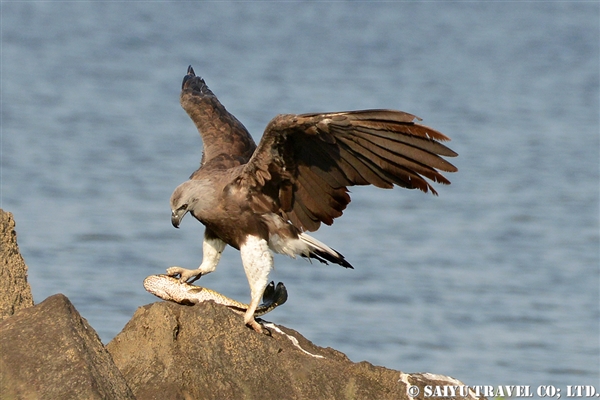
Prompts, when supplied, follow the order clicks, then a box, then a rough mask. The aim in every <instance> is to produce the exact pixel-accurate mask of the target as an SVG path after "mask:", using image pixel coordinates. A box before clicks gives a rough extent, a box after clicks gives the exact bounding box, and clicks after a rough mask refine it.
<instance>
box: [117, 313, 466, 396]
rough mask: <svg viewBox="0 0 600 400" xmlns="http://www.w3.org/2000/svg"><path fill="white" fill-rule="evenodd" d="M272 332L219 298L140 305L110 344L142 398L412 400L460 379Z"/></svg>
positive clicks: (283, 331)
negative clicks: (252, 325) (386, 364)
mask: <svg viewBox="0 0 600 400" xmlns="http://www.w3.org/2000/svg"><path fill="white" fill-rule="evenodd" d="M267 327H268V328H269V329H270V331H271V336H267V335H264V334H261V333H256V332H255V331H253V330H251V329H249V328H247V327H245V326H244V324H243V322H242V317H241V316H239V315H237V314H235V313H234V312H232V311H231V310H229V309H227V308H226V307H224V306H221V305H216V304H215V303H213V302H206V303H201V304H198V305H195V306H183V305H179V304H175V303H167V302H159V303H154V304H150V305H147V306H144V307H140V308H139V309H138V310H137V311H136V313H135V314H134V316H133V318H132V319H131V320H130V321H129V323H128V324H127V325H126V326H125V328H124V329H123V331H121V333H119V334H118V335H117V336H116V337H115V338H114V339H113V340H112V341H111V342H110V343H109V344H108V346H107V348H108V351H109V352H110V353H111V354H112V356H113V359H114V361H115V364H116V365H117V367H118V368H119V369H120V370H121V372H122V373H123V375H124V376H125V379H126V380H127V382H128V383H129V387H130V388H131V390H132V391H133V392H134V394H135V395H136V397H137V398H138V399H173V400H175V399H395V400H397V399H409V398H410V397H409V396H408V392H407V389H408V387H409V386H412V385H415V386H417V387H420V393H423V389H424V386H425V385H436V384H443V385H450V384H453V385H456V384H457V383H456V382H458V381H455V380H449V379H451V378H447V377H444V376H439V375H432V374H405V373H403V372H400V371H394V370H390V369H387V368H383V367H376V366H373V365H371V364H370V363H368V362H360V363H353V362H352V361H350V360H349V359H348V358H347V357H346V356H345V355H344V354H342V353H340V352H339V351H336V350H334V349H331V348H322V347H318V346H315V345H314V344H313V343H311V342H310V341H308V340H307V339H305V338H304V337H302V335H300V334H299V333H298V332H295V331H293V330H291V329H287V328H284V327H278V326H275V325H272V324H269V325H267ZM418 398H422V395H421V396H418Z"/></svg>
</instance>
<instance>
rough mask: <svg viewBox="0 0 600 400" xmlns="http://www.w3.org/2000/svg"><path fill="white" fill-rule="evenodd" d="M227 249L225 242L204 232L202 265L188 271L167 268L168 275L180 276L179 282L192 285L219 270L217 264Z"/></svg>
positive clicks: (179, 268) (185, 269) (178, 268)
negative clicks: (203, 276)
mask: <svg viewBox="0 0 600 400" xmlns="http://www.w3.org/2000/svg"><path fill="white" fill-rule="evenodd" d="M224 249H225V242H224V241H222V240H221V239H219V238H217V237H215V236H213V235H212V233H211V232H209V231H208V230H206V231H205V232H204V241H203V243H202V264H200V266H199V267H198V268H197V269H187V268H181V267H170V268H167V275H169V276H176V275H179V282H181V283H185V282H187V283H192V282H195V281H197V280H198V279H200V278H201V277H202V275H206V274H209V273H211V272H213V271H214V270H215V269H216V268H217V264H218V263H219V260H220V259H221V254H222V253H223V250H224Z"/></svg>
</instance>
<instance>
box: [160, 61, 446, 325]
mask: <svg viewBox="0 0 600 400" xmlns="http://www.w3.org/2000/svg"><path fill="white" fill-rule="evenodd" d="M180 101H181V105H182V107H183V109H184V110H185V111H186V112H187V113H188V115H189V116H190V118H191V119H192V121H193V122H194V124H195V125H196V127H197V128H198V131H199V132H200V135H201V136H202V141H203V143H204V151H203V154H202V159H201V162H200V168H198V169H197V170H196V171H195V172H194V173H192V175H191V176H190V178H189V180H187V181H186V182H184V183H182V184H181V185H179V186H178V187H177V188H176V189H175V191H174V192H173V194H172V196H171V210H172V213H171V222H172V224H173V226H175V227H179V224H180V222H181V219H182V218H183V217H184V215H185V214H186V213H188V212H189V213H191V214H192V215H193V216H194V217H195V218H196V219H197V220H198V221H200V222H202V224H204V225H205V227H206V229H205V233H204V242H203V260H202V263H201V264H200V266H199V267H198V268H197V269H195V270H190V269H185V268H180V267H171V268H169V269H168V270H167V273H168V274H169V275H172V276H176V275H179V276H180V280H181V281H188V280H189V281H190V282H192V281H194V280H196V279H198V278H200V277H201V276H202V275H205V274H207V273H210V272H212V271H214V270H215V268H216V266H217V264H218V262H219V259H220V257H221V253H222V252H223V250H224V248H225V246H226V245H230V246H232V247H234V248H236V249H238V250H240V253H241V257H242V264H243V266H244V270H245V272H246V276H247V278H248V282H249V284H250V291H251V302H250V305H249V308H248V310H247V311H246V314H245V316H244V322H245V323H246V324H247V325H249V326H251V327H252V328H253V329H255V330H256V331H261V330H262V328H261V326H260V325H259V324H258V323H257V322H256V321H255V320H254V318H253V315H254V310H255V309H256V307H257V306H258V303H259V302H260V299H261V298H262V294H263V291H264V289H265V287H266V286H267V283H268V274H269V272H270V271H271V269H272V268H273V255H272V252H276V253H280V254H285V255H288V256H290V257H296V256H302V257H309V258H314V259H317V260H319V261H321V262H324V263H327V262H332V263H335V264H339V265H341V266H344V267H346V268H352V265H350V263H349V262H348V261H346V260H345V258H344V256H343V255H341V254H340V253H338V252H337V251H336V250H334V249H332V248H331V247H329V246H327V245H326V244H324V243H321V242H320V241H318V240H317V239H315V238H313V237H311V236H309V235H307V234H306V233H305V232H306V231H315V230H317V229H318V228H319V226H320V225H321V223H325V224H327V225H331V224H332V223H333V220H334V219H335V218H338V217H340V216H341V215H342V213H343V210H344V209H345V208H346V206H347V205H348V203H350V196H349V195H348V190H347V187H348V186H353V185H375V186H377V187H381V188H392V187H393V186H394V185H397V186H402V187H405V188H408V189H415V188H416V189H420V190H422V191H424V192H428V191H431V192H432V193H433V194H437V192H436V191H435V190H434V188H433V187H432V186H431V184H430V183H429V181H432V182H438V183H443V184H449V183H450V182H449V181H448V180H447V179H446V178H445V177H444V176H443V175H442V174H441V173H440V171H444V172H455V171H456V170H457V169H456V167H454V166H453V165H452V164H450V163H449V162H448V161H446V160H445V159H444V158H442V156H445V157H455V156H456V155H457V154H456V153H455V152H454V151H452V150H450V149H449V148H448V147H446V146H444V145H443V144H442V143H440V142H441V141H447V140H450V139H449V138H447V137H446V136H444V135H443V134H442V133H440V132H438V131H436V130H433V129H431V128H429V127H426V126H424V125H421V124H418V123H415V122H414V120H415V119H417V117H415V116H414V115H411V114H408V113H405V112H402V111H394V110H362V111H347V112H333V113H322V114H299V115H296V114H286V115H278V116H276V117H275V118H273V119H272V120H271V121H270V122H269V124H268V125H267V127H266V129H265V132H264V134H263V137H262V139H261V141H260V143H259V144H258V147H257V146H256V144H255V143H254V140H252V137H251V136H250V134H249V133H248V131H247V130H246V128H245V127H244V126H243V125H242V123H241V122H239V121H238V120H237V119H236V118H235V117H234V116H233V115H232V114H230V113H229V112H228V111H227V110H226V109H225V107H224V106H223V105H222V104H221V103H220V102H219V100H218V99H217V97H216V96H215V95H214V94H213V93H212V91H211V90H210V89H209V88H208V86H207V85H206V83H205V82H204V80H203V79H202V78H200V77H197V76H196V75H195V73H194V70H193V69H192V67H191V66H190V67H189V68H188V72H187V75H186V76H185V77H184V78H183V84H182V90H181V97H180ZM428 180H429V181H428Z"/></svg>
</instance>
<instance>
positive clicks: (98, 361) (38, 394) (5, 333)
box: [0, 294, 135, 399]
mask: <svg viewBox="0 0 600 400" xmlns="http://www.w3.org/2000/svg"><path fill="white" fill-rule="evenodd" d="M0 398H2V399H134V398H135V397H134V396H133V394H132V392H131V390H130V389H129V388H128V387H127V383H126V382H125V380H124V379H123V376H122V375H121V373H120V372H119V370H118V369H117V367H116V366H115V364H114V363H113V361H112V358H111V357H110V354H109V353H108V352H107V351H106V349H105V348H104V346H103V345H102V342H101V341H100V338H99V337H98V335H97V334H96V331H94V329H93V328H92V327H91V326H90V325H89V324H88V323H87V321H86V320H85V319H83V318H82V317H81V316H80V315H79V313H78V312H77V310H75V307H73V304H71V302H70V301H69V299H67V298H66V297H65V296H63V295H62V294H57V295H54V296H51V297H49V298H47V299H46V300H44V301H43V302H42V303H40V304H38V305H36V306H34V307H30V308H27V309H24V310H20V311H19V312H17V313H16V314H15V315H13V316H12V317H10V318H6V319H5V320H4V321H2V322H0Z"/></svg>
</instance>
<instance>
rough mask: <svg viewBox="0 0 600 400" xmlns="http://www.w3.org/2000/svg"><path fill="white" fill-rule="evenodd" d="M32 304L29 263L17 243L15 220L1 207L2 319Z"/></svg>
mask: <svg viewBox="0 0 600 400" xmlns="http://www.w3.org/2000/svg"><path fill="white" fill-rule="evenodd" d="M32 305H33V296H32V295H31V288H30V287H29V284H28V283H27V265H25V261H23V257H21V253H20V252H19V246H18V245H17V232H16V231H15V220H14V219H13V216H12V214H11V213H8V212H5V211H4V210H2V209H0V320H2V319H4V318H6V317H8V316H11V315H13V314H14V313H15V312H16V311H17V310H20V309H21V308H26V307H31V306H32Z"/></svg>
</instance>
